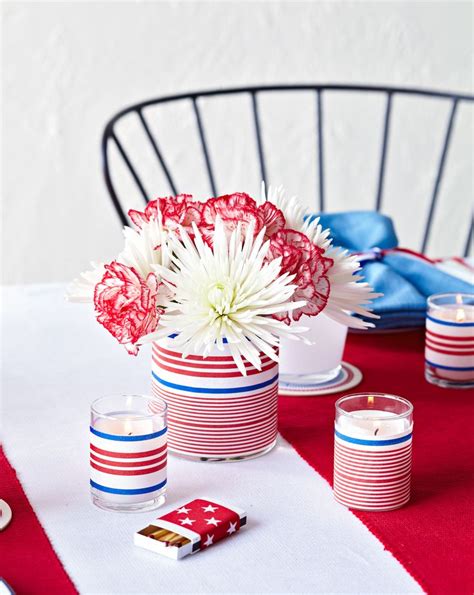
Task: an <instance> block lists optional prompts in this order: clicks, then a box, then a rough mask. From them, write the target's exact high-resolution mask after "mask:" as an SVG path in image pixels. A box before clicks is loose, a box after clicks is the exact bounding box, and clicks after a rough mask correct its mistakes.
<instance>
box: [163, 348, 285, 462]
mask: <svg viewBox="0 0 474 595" xmlns="http://www.w3.org/2000/svg"><path fill="white" fill-rule="evenodd" d="M169 344H170V343H169V341H160V342H155V343H154V344H153V365H152V388H153V394H154V395H156V396H158V397H161V398H162V399H164V400H165V401H166V403H167V404H168V426H169V435H168V444H169V447H170V450H172V451H173V452H175V453H177V454H181V455H185V456H190V457H196V458H200V457H203V458H234V457H244V456H245V457H248V456H253V455H256V454H260V453H262V452H264V451H265V450H266V449H268V448H270V447H271V446H272V445H273V444H274V443H275V441H276V436H277V414H278V364H277V363H275V362H274V361H272V360H271V359H270V358H268V357H267V356H264V355H263V354H262V369H261V371H259V370H257V369H255V368H254V367H253V366H252V365H251V364H249V363H246V364H245V366H246V368H247V375H246V376H243V375H242V374H241V373H240V371H239V370H238V368H237V366H236V365H235V362H234V360H233V358H232V356H231V355H230V351H229V350H228V349H225V351H223V352H222V355H221V352H219V355H212V356H209V357H207V358H203V357H202V356H200V355H189V356H188V357H187V358H186V359H183V358H182V357H181V352H179V351H177V350H175V349H173V348H172V347H169Z"/></svg>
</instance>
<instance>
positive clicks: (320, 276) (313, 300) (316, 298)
mask: <svg viewBox="0 0 474 595" xmlns="http://www.w3.org/2000/svg"><path fill="white" fill-rule="evenodd" d="M275 258H281V272H282V273H288V274H289V275H293V276H294V278H293V283H294V284H295V285H296V289H295V291H294V293H293V296H292V301H298V302H299V301H305V302H306V303H305V305H304V306H303V307H301V308H298V309H296V310H293V311H292V312H291V317H292V319H293V320H296V321H298V320H299V319H300V318H301V316H302V315H303V314H306V315H307V316H316V315H317V314H319V313H320V312H321V311H322V310H323V309H324V308H325V306H326V304H327V301H328V298H329V292H330V289H331V287H330V283H329V279H328V276H327V273H328V271H329V269H330V268H331V266H332V265H333V260H332V259H330V258H326V257H325V256H324V250H323V249H322V248H320V247H319V246H316V245H315V244H313V243H312V242H310V240H309V239H308V238H307V237H306V236H305V235H304V234H303V233H301V232H299V231H294V230H293V229H283V230H281V231H278V232H277V233H275V234H273V235H272V236H271V239H270V249H269V251H268V254H267V259H268V260H274V259H275ZM274 316H275V317H276V318H278V319H279V320H283V321H284V322H285V323H286V324H288V325H289V324H291V319H290V313H289V312H285V313H283V314H274Z"/></svg>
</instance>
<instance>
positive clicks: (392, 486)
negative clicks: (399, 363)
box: [334, 393, 413, 511]
mask: <svg viewBox="0 0 474 595" xmlns="http://www.w3.org/2000/svg"><path fill="white" fill-rule="evenodd" d="M412 433H413V405H412V404H411V403H410V402H409V401H407V400H406V399H402V397H397V396H395V395H386V394H383V393H358V394H353V395H347V396H345V397H342V398H340V399H339V400H338V401H336V423H335V435H334V497H335V499H336V500H337V501H338V502H339V503H341V504H344V505H345V506H347V507H349V508H356V509H359V510H372V511H383V510H394V509H395V508H400V507H401V506H403V505H404V504H406V503H407V502H408V501H409V500H410V485H411V460H412V453H411V448H412Z"/></svg>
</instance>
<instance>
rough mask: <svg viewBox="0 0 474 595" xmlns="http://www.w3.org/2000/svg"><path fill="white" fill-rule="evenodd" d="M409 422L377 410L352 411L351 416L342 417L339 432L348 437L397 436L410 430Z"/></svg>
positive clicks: (393, 414)
mask: <svg viewBox="0 0 474 595" xmlns="http://www.w3.org/2000/svg"><path fill="white" fill-rule="evenodd" d="M409 428H410V426H409V421H408V420H407V419H404V418H401V419H400V418H399V417H398V416H397V414H396V413H392V412H390V411H379V410H377V409H361V410H360V411H351V414H350V416H346V415H341V416H340V417H339V419H338V421H337V428H336V429H337V430H338V431H339V432H340V433H341V434H345V435H346V436H361V437H362V436H365V437H369V436H372V437H373V436H376V437H377V438H380V437H381V436H395V435H397V434H403V433H404V432H406V431H407V430H409Z"/></svg>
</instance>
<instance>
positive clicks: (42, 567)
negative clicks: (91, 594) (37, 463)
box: [0, 447, 77, 595]
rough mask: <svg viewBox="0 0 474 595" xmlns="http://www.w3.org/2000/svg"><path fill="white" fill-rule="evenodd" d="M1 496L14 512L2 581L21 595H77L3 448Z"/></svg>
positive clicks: (1, 563)
mask: <svg viewBox="0 0 474 595" xmlns="http://www.w3.org/2000/svg"><path fill="white" fill-rule="evenodd" d="M0 496H1V497H2V499H3V500H5V501H6V502H8V504H9V505H10V506H11V508H12V510H13V518H12V520H11V523H10V524H9V525H8V526H7V528H6V529H5V530H4V531H2V532H1V533H0V578H3V579H5V580H6V581H7V582H8V584H9V585H10V586H11V588H12V589H13V590H14V591H15V593H16V594H17V595H27V594H28V595H53V594H54V595H56V594H58V595H59V594H60V595H70V594H73V593H76V592H77V591H76V589H75V587H74V585H73V584H72V582H71V579H70V578H69V576H68V575H67V573H66V572H65V570H64V568H63V567H62V565H61V562H60V561H59V559H58V557H57V556H56V554H55V552H54V550H53V548H52V547H51V544H50V542H49V540H48V538H47V536H46V533H45V532H44V530H43V527H42V526H41V525H40V523H39V521H38V519H37V517H36V515H35V513H34V511H33V509H32V508H31V505H30V503H29V502H28V499H27V497H26V495H25V492H24V491H23V489H22V487H21V484H20V482H19V481H18V478H17V476H16V474H15V471H14V470H13V468H12V467H11V465H10V464H9V462H8V460H7V458H6V456H5V454H4V452H3V449H2V448H1V447H0ZM25 542H27V543H28V547H25Z"/></svg>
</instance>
